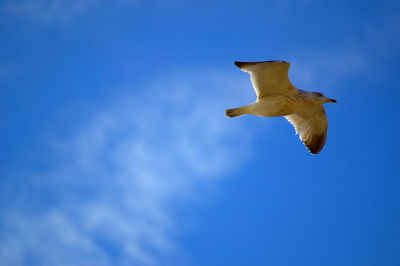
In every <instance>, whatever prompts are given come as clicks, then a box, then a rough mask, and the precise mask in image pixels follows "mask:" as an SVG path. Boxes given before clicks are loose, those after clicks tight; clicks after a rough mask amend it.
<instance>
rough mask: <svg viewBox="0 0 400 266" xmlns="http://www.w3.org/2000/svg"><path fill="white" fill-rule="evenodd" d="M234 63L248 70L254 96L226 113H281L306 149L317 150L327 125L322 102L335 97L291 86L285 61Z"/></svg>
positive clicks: (264, 115)
mask: <svg viewBox="0 0 400 266" xmlns="http://www.w3.org/2000/svg"><path fill="white" fill-rule="evenodd" d="M235 65H236V66H238V67H239V68H240V69H241V70H243V71H245V72H247V73H249V74H250V79H251V82H252V84H253V87H254V90H255V92H256V94H257V100H256V101H255V102H254V103H251V104H249V105H246V106H242V107H238V108H233V109H228V110H226V115H227V116H229V117H235V116H239V115H244V114H249V115H256V116H263V117H271V116H284V117H285V118H286V119H287V120H288V121H289V122H290V123H291V124H292V125H293V126H294V128H295V130H296V134H297V133H300V139H301V141H302V142H303V143H304V145H305V146H306V147H307V149H308V150H309V151H310V152H311V153H313V154H317V153H318V152H320V150H321V149H322V147H323V146H324V144H325V139H326V130H327V128H328V121H327V119H326V116H325V111H324V108H323V107H322V104H323V103H328V102H336V100H333V99H328V98H326V97H325V96H324V95H322V94H321V93H319V92H308V91H303V90H298V89H296V88H295V87H293V85H292V83H291V82H290V81H289V78H288V70H289V66H290V64H289V63H288V62H285V61H266V62H235Z"/></svg>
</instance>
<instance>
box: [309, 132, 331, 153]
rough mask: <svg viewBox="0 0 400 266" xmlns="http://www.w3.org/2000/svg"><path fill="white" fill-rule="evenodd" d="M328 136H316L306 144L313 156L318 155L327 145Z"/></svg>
mask: <svg viewBox="0 0 400 266" xmlns="http://www.w3.org/2000/svg"><path fill="white" fill-rule="evenodd" d="M325 140H326V135H325V134H318V135H314V136H313V138H312V139H311V141H308V142H305V143H304V145H305V146H306V147H307V149H308V151H309V152H310V153H311V154H318V153H319V152H320V151H321V150H322V148H323V147H324V145H325Z"/></svg>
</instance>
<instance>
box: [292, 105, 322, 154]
mask: <svg viewBox="0 0 400 266" xmlns="http://www.w3.org/2000/svg"><path fill="white" fill-rule="evenodd" d="M285 118H286V119H287V120H288V121H289V122H290V123H291V124H292V125H293V127H294V129H295V131H296V134H299V133H300V136H299V137H300V140H301V141H302V142H303V144H304V145H305V146H306V147H307V149H308V150H309V151H310V152H311V153H312V154H317V153H319V152H320V151H321V149H322V147H324V144H325V140H326V131H327V129H328V120H327V119H326V115H325V110H324V107H322V105H318V106H315V107H312V108H309V109H306V110H303V111H300V112H297V113H294V114H290V115H286V116H285Z"/></svg>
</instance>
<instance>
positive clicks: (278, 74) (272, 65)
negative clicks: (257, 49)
mask: <svg viewBox="0 0 400 266" xmlns="http://www.w3.org/2000/svg"><path fill="white" fill-rule="evenodd" d="M235 65H236V66H237V67H238V68H240V69H241V70H243V71H244V72H247V73H249V74H250V79H251V83H252V84H253V87H254V90H255V91H256V94H257V98H258V99H261V98H263V97H266V96H271V95H277V94H285V93H288V92H291V91H294V90H295V88H294V87H293V85H292V83H290V80H289V77H288V70H289V66H290V64H289V63H288V62H285V61H265V62H237V61H236V62H235Z"/></svg>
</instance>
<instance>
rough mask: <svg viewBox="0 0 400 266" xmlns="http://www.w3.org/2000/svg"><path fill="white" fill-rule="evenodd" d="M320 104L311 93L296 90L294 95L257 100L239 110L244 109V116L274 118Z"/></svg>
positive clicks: (273, 96) (288, 94)
mask: <svg viewBox="0 0 400 266" xmlns="http://www.w3.org/2000/svg"><path fill="white" fill-rule="evenodd" d="M320 104H321V102H320V101H318V100H316V99H315V98H314V97H312V95H311V93H309V92H306V91H302V90H295V91H294V92H293V93H287V94H283V95H272V96H268V97H264V98H261V99H257V100H256V101H255V102H254V103H251V104H249V105H246V106H243V107H239V108H242V109H241V111H242V113H243V114H250V115H256V116H264V117H272V116H285V115H289V114H293V113H297V112H299V111H302V110H305V109H308V108H311V107H313V106H317V105H320Z"/></svg>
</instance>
